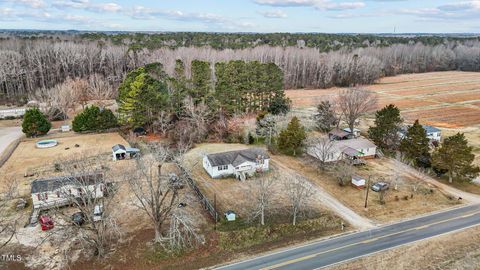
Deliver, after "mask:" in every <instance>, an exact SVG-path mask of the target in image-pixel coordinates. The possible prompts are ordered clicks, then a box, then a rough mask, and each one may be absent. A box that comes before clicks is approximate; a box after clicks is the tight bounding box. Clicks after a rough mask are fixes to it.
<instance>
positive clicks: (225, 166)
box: [218, 165, 228, 171]
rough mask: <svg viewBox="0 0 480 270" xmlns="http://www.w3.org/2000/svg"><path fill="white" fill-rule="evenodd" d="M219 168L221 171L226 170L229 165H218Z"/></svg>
mask: <svg viewBox="0 0 480 270" xmlns="http://www.w3.org/2000/svg"><path fill="white" fill-rule="evenodd" d="M218 170H219V171H225V170H228V165H222V166H218Z"/></svg>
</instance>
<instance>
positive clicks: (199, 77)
mask: <svg viewBox="0 0 480 270" xmlns="http://www.w3.org/2000/svg"><path fill="white" fill-rule="evenodd" d="M191 70H192V89H190V96H191V97H192V98H193V101H194V103H195V104H198V103H200V102H202V101H204V102H205V101H206V100H205V99H206V97H207V96H208V95H209V94H211V91H212V86H213V84H212V70H211V69H210V63H209V62H206V61H200V60H193V61H192V69H191Z"/></svg>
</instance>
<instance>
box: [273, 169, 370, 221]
mask: <svg viewBox="0 0 480 270" xmlns="http://www.w3.org/2000/svg"><path fill="white" fill-rule="evenodd" d="M271 162H272V163H273V164H274V165H276V166H278V167H281V168H282V169H283V170H285V171H288V172H290V173H291V174H292V175H296V176H298V177H301V178H305V179H307V180H308V178H306V177H304V176H303V175H299V174H298V173H297V172H295V171H294V170H292V169H290V168H288V167H287V166H285V165H283V164H282V163H281V162H277V161H276V160H272V161H271ZM308 181H310V180H308ZM310 182H311V181H310ZM312 186H313V187H314V188H315V189H316V191H317V192H316V195H317V196H316V197H317V199H318V200H319V201H321V202H322V203H323V204H324V205H325V206H326V207H327V208H329V209H331V210H332V211H333V212H335V213H336V214H337V215H338V216H340V217H341V218H343V219H344V220H346V221H347V222H348V223H350V224H351V225H352V226H354V227H355V228H357V229H360V230H368V229H371V228H374V227H376V224H375V223H374V222H372V221H371V220H369V219H367V218H365V217H362V216H360V215H359V214H357V213H355V212H354V211H352V210H351V209H350V208H348V207H346V206H345V205H344V204H343V203H341V202H340V201H338V200H337V199H336V198H335V197H333V196H332V195H330V193H328V192H327V191H325V190H324V189H323V188H321V187H319V186H318V185H314V184H312Z"/></svg>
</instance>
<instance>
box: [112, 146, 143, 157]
mask: <svg viewBox="0 0 480 270" xmlns="http://www.w3.org/2000/svg"><path fill="white" fill-rule="evenodd" d="M139 155H140V149H137V148H132V147H125V146H124V145H122V144H116V145H114V146H113V147H112V156H113V160H123V159H126V158H127V157H128V158H135V157H138V156H139Z"/></svg>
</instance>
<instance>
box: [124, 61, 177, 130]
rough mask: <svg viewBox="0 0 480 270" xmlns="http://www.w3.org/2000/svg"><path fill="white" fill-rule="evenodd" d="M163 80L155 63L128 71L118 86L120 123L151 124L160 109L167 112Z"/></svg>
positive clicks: (170, 106)
mask: <svg viewBox="0 0 480 270" xmlns="http://www.w3.org/2000/svg"><path fill="white" fill-rule="evenodd" d="M167 80H168V79H167V76H166V75H165V73H164V72H163V67H162V65H161V64H158V63H154V64H149V65H146V66H145V67H140V68H138V69H136V70H134V71H132V72H130V73H129V74H128V75H127V77H126V78H125V80H124V81H123V82H122V84H121V85H120V87H119V98H118V103H119V108H118V112H119V114H120V120H121V122H122V124H126V125H130V126H143V125H151V124H152V123H153V121H154V120H155V119H156V118H157V117H158V115H159V114H160V113H161V112H162V111H163V110H168V111H170V110H171V108H172V105H171V104H170V100H169V99H170V96H169V93H168V86H167Z"/></svg>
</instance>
